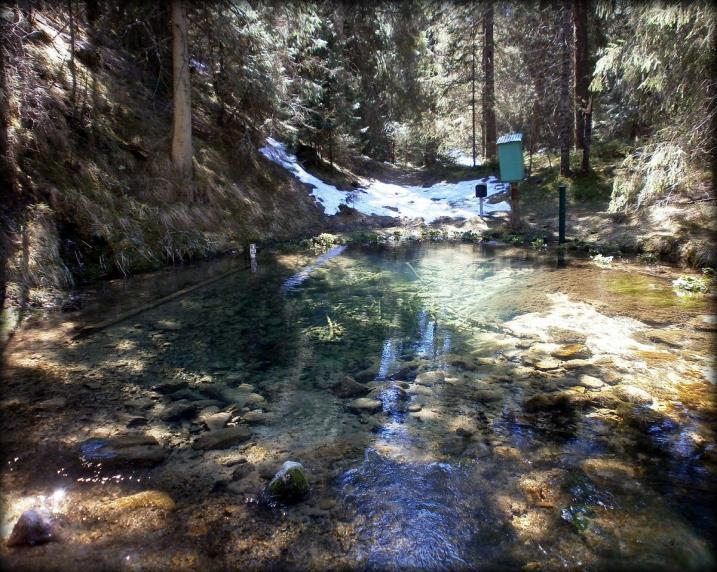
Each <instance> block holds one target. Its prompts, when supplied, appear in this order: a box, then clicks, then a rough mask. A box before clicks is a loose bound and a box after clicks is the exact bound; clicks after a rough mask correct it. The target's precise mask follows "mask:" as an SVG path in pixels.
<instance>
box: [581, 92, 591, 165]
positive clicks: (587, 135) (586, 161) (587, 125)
mask: <svg viewBox="0 0 717 572" xmlns="http://www.w3.org/2000/svg"><path fill="white" fill-rule="evenodd" d="M592 131H593V98H592V96H591V97H590V98H589V100H588V104H587V110H586V112H585V121H583V159H582V162H581V164H580V170H581V171H582V172H583V173H588V172H589V171H590V143H591V139H592Z"/></svg>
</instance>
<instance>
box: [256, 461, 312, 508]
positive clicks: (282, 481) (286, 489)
mask: <svg viewBox="0 0 717 572" xmlns="http://www.w3.org/2000/svg"><path fill="white" fill-rule="evenodd" d="M266 490H267V492H268V493H269V494H270V495H271V496H272V497H274V498H276V499H280V500H283V501H286V502H295V501H298V500H301V499H302V498H303V497H305V496H306V495H307V494H308V493H309V481H308V480H307V479H306V474H305V473H304V467H303V465H302V464H301V463H297V462H295V461H286V462H285V463H284V464H283V465H282V467H281V469H279V471H278V472H277V473H276V475H274V478H273V479H271V481H270V482H269V484H268V485H267V487H266Z"/></svg>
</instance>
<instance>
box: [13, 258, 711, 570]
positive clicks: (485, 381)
mask: <svg viewBox="0 0 717 572" xmlns="http://www.w3.org/2000/svg"><path fill="white" fill-rule="evenodd" d="M142 284H143V286H142V292H141V293H146V291H147V289H149V288H151V286H147V284H146V283H142ZM640 289H643V291H644V292H646V293H648V294H649V295H642V296H641V295H640ZM139 294H140V293H139V292H138V295H139ZM111 307H112V306H111V305H109V306H107V305H105V306H104V309H103V310H102V312H100V313H97V312H95V314H94V315H88V316H86V317H85V318H83V319H84V320H89V321H92V319H97V318H103V317H106V316H107V315H108V313H109V312H110V311H111ZM108 308H110V309H108ZM707 313H711V312H710V308H709V306H708V304H707V302H706V301H704V300H695V299H692V300H687V301H686V300H684V299H680V298H678V297H677V296H675V295H674V294H673V293H672V291H671V289H670V288H669V281H667V280H662V279H659V278H652V277H645V276H642V275H630V274H626V273H623V272H620V271H615V270H601V269H598V268H595V267H591V266H587V265H585V264H583V263H581V262H579V261H575V262H573V263H569V264H568V265H567V267H565V268H558V267H557V265H556V263H555V260H554V259H552V258H550V257H547V256H540V255H537V254H534V253H532V252H525V251H521V250H511V251H505V250H501V249H500V248H497V249H496V248H490V247H478V246H473V245H458V246H456V245H408V246H401V247H385V248H381V249H377V248H372V249H366V248H358V247H349V248H347V249H337V250H334V251H332V252H329V253H327V254H326V255H324V256H323V257H321V258H320V259H318V260H315V261H313V263H312V264H311V265H310V266H308V267H305V268H296V267H295V266H294V265H293V264H292V263H291V261H290V260H287V259H279V260H277V261H264V262H262V263H261V264H260V265H259V270H258V272H256V273H250V272H246V273H239V274H236V275H234V276H232V277H230V278H228V279H226V280H225V281H221V282H218V283H216V284H214V285H212V286H210V287H208V288H207V289H205V290H200V291H197V292H194V293H192V294H190V295H188V296H187V297H185V298H182V299H181V300H177V301H175V302H172V303H169V304H166V305H164V306H161V307H159V308H156V309H153V310H150V311H148V312H146V313H144V314H142V315H139V316H136V317H134V318H130V319H129V320H128V321H127V322H123V323H120V324H118V325H116V326H114V327H112V328H110V329H108V330H104V331H102V332H98V333H97V334H94V335H93V336H92V337H91V338H88V339H85V340H81V341H79V342H74V343H69V344H68V343H65V342H64V341H63V340H62V339H61V338H60V339H58V340H56V341H52V340H51V341H49V342H47V343H45V344H44V345H42V346H41V348H40V349H38V347H39V346H38V342H37V339H35V340H34V342H33V344H30V342H29V341H26V342H25V345H23V343H22V340H21V341H20V342H19V343H18V344H17V345H16V347H15V348H14V350H13V353H12V354H11V357H12V359H11V365H13V366H14V367H15V371H16V374H17V375H15V376H14V379H15V380H16V382H15V384H14V387H15V390H14V394H16V395H18V396H20V397H19V399H20V402H21V403H20V405H19V406H18V405H17V404H16V405H15V407H16V408H18V407H19V411H20V413H21V415H19V416H18V420H17V422H16V423H15V424H14V425H13V426H11V427H6V429H5V434H6V435H11V436H13V438H12V439H10V440H9V441H10V443H9V446H10V449H9V450H10V451H11V454H13V455H15V454H16V453H17V457H18V461H16V462H13V463H12V466H13V467H14V470H13V471H12V474H9V472H8V471H5V473H4V475H3V476H4V481H5V485H6V486H4V487H3V489H4V490H7V491H9V493H6V494H8V495H9V496H6V498H5V501H6V503H7V502H8V501H9V502H10V506H11V507H12V506H14V505H12V502H14V501H15V500H17V497H20V496H23V498H27V497H29V496H32V495H33V494H42V493H43V491H47V490H50V489H51V488H52V487H58V486H63V487H64V488H65V490H66V491H67V496H68V499H69V501H71V502H70V507H69V508H68V509H67V514H66V518H67V519H68V523H67V528H68V533H67V536H68V538H67V540H66V541H65V542H63V543H61V544H57V545H53V546H52V548H49V547H38V548H34V549H33V551H34V552H25V553H24V554H23V555H18V554H16V553H12V554H9V555H8V554H5V557H7V558H13V559H15V560H11V561H10V562H11V563H18V562H21V563H27V562H35V563H36V564H37V563H42V562H45V561H46V560H43V558H44V559H50V558H54V559H58V558H59V561H60V562H64V563H65V565H64V567H65V568H67V569H70V568H71V563H72V562H75V561H76V560H75V559H76V558H77V555H78V552H81V553H82V554H85V555H86V554H91V555H92V557H93V558H97V559H99V560H98V561H101V562H104V563H106V564H107V566H108V567H111V566H112V564H113V563H115V564H116V563H117V562H120V561H122V559H124V558H125V557H126V556H127V555H129V556H131V558H130V560H132V559H134V560H136V562H138V564H137V566H139V567H140V568H141V566H152V565H158V566H162V565H165V566H166V563H167V562H172V563H174V564H176V567H177V568H180V569H181V568H182V567H183V566H184V564H187V563H188V564H187V566H185V567H192V565H202V566H209V567H212V566H214V567H221V566H254V567H262V568H263V567H267V566H273V567H278V568H281V567H285V566H294V567H297V566H298V567H304V568H305V567H317V568H325V567H336V566H349V567H355V568H368V569H381V570H382V569H386V568H415V567H418V568H429V569H455V568H467V569H474V568H476V567H478V568H484V569H491V568H496V569H503V568H506V567H508V568H521V567H523V566H528V569H537V567H538V566H541V567H542V568H544V569H555V568H564V567H567V568H569V569H570V568H583V567H587V568H590V569H602V568H606V567H630V568H635V567H644V568H646V569H647V568H649V569H675V568H678V567H679V568H684V569H703V568H707V567H709V566H710V565H711V564H713V562H714V547H713V545H712V543H711V539H712V537H713V536H714V535H713V533H714V531H715V529H714V523H715V521H714V518H713V515H712V514H711V513H710V511H709V508H710V506H711V501H713V500H714V484H715V481H714V471H715V450H714V436H713V432H712V422H713V421H714V413H715V408H714V401H713V396H712V385H711V383H710V382H709V378H710V376H711V375H713V374H712V371H711V364H712V355H711V336H712V334H711V333H709V332H706V331H704V330H703V329H701V328H700V327H698V326H699V324H700V323H701V322H700V320H699V318H698V316H700V315H703V314H707ZM28 340H29V338H28ZM570 344H579V345H581V346H584V348H582V349H580V350H579V353H580V357H579V360H581V361H575V359H573V360H570V359H567V357H566V356H563V358H565V359H563V358H555V357H551V354H552V353H554V352H555V351H556V350H561V349H563V350H564V351H565V346H566V345H570ZM573 350H575V348H573ZM573 357H574V356H573ZM346 375H351V376H353V377H354V378H355V379H356V380H358V381H359V382H361V383H364V384H366V385H367V387H368V388H369V389H370V393H369V394H368V397H369V398H374V399H377V400H378V401H380V411H378V412H377V413H372V414H371V413H360V414H357V413H354V412H352V411H351V410H350V409H349V408H348V407H347V405H348V404H349V402H350V401H351V398H341V397H338V396H337V395H336V394H335V391H332V389H331V388H332V387H333V386H334V385H335V384H337V383H339V382H341V380H343V378H344V377H345V376H346ZM584 376H590V378H585V377H584ZM168 381H171V382H174V383H177V384H179V385H177V386H176V388H174V389H176V391H179V392H180V393H179V394H178V393H169V392H168V391H167V390H166V389H161V386H162V384H166V383H167V382H168ZM58 383H59V384H61V385H59V386H60V387H61V388H62V389H61V391H59V392H57V387H58ZM160 389H161V390H160ZM53 392H56V393H57V394H58V395H64V396H65V397H66V398H67V400H68V404H67V407H66V408H65V409H63V410H62V412H61V413H59V414H58V413H55V414H47V413H46V412H43V411H42V410H40V411H38V408H37V402H38V400H40V401H41V400H43V399H47V398H50V397H53V396H55V394H56V393H53ZM556 396H557V397H556ZM544 397H547V401H546V400H544V399H543V398H544ZM23 399H24V400H25V401H23ZM541 399H543V401H541ZM551 399H552V400H553V401H550V400H551ZM142 400H145V402H144V404H143V405H142V406H141V407H138V405H137V404H138V403H139V404H142V403H143V402H142ZM147 400H148V401H147ZM193 402H194V403H198V405H197V406H196V408H195V409H194V410H191V411H188V412H187V413H186V414H184V415H180V416H178V417H177V416H173V415H168V411H169V410H170V409H171V408H172V407H173V406H176V404H177V403H183V404H185V405H186V404H187V403H193ZM23 407H26V410H25V409H23ZM258 410H261V412H262V414H261V415H260V416H259V417H260V418H259V420H258V421H257V420H256V419H254V420H252V421H251V422H248V421H247V419H249V417H250V416H247V413H248V412H249V411H255V412H256V411H258ZM218 411H231V413H232V415H233V416H236V417H237V422H238V423H240V424H242V425H248V426H249V427H250V428H251V430H252V436H251V438H250V439H249V440H248V441H247V442H245V443H242V444H238V445H236V446H234V447H232V448H228V449H224V450H214V451H204V450H195V449H193V448H192V447H191V444H192V443H193V442H194V441H195V439H196V438H197V437H199V436H201V435H203V434H204V433H205V432H206V426H205V423H204V422H203V421H202V420H203V419H204V418H205V417H206V415H208V414H210V413H214V412H218ZM137 418H141V419H142V420H143V421H142V422H138V421H137ZM38 419H39V420H40V421H41V423H38ZM128 425H129V426H130V427H133V428H134V430H141V431H142V432H144V433H147V434H150V435H154V436H156V437H157V438H158V439H159V440H160V442H162V444H163V445H164V446H165V447H166V448H167V449H168V450H169V452H170V454H169V456H168V457H167V459H166V460H165V461H164V462H163V463H161V464H160V465H158V466H157V467H156V468H153V469H145V470H141V471H133V472H132V471H127V472H126V477H127V478H125V476H121V478H119V479H112V478H109V477H113V476H114V475H109V473H107V474H105V473H103V472H102V470H101V469H100V470H99V472H90V470H89V468H88V467H86V466H82V465H81V464H78V463H77V462H76V461H74V460H73V459H75V458H76V453H75V450H76V447H77V446H78V445H79V444H80V443H81V442H82V441H83V440H84V439H87V438H90V437H95V436H105V435H108V434H114V433H117V432H121V431H126V430H127V429H126V428H127V426H128ZM13 458H14V457H13ZM240 458H241V459H246V460H247V463H245V464H246V465H248V466H249V469H248V471H246V474H243V475H242V476H241V478H239V477H237V476H233V473H234V471H235V470H236V467H237V466H238V465H237V464H236V461H238V460H239V459H240ZM288 459H291V460H296V461H300V462H302V463H303V464H304V466H305V467H306V469H307V474H308V477H309V480H310V482H311V484H312V493H311V496H310V497H309V498H308V499H307V500H306V501H304V502H302V503H301V504H299V505H294V506H291V507H281V506H279V507H270V506H265V505H263V504H262V503H261V502H260V501H261V495H260V492H261V490H262V488H263V486H264V485H265V484H266V482H267V480H266V479H267V477H268V476H270V475H271V474H272V472H273V471H274V470H275V469H276V468H277V467H278V466H279V465H280V464H281V463H282V462H283V461H285V460H288ZM38 463H40V464H41V465H42V466H46V467H48V471H47V473H43V472H40V473H42V474H38V473H37V471H33V467H36V466H38ZM65 467H68V468H67V470H65ZM58 469H62V470H63V471H64V476H63V475H61V476H62V478H60V477H58V476H57V473H56V471H57V470H58ZM93 471H96V468H95V469H93ZM130 475H131V476H133V479H132V480H131V481H130V480H129V478H128V476H130ZM88 477H92V478H97V481H95V482H92V480H91V479H90V480H89V482H87V480H86V479H88ZM104 477H108V479H107V480H106V481H105V482H104V483H103V482H102V478H104ZM138 478H139V479H142V481H141V482H140V483H139V484H138V483H137V479H138ZM80 479H81V480H80ZM49 488H50V489H49ZM146 488H156V489H160V490H163V491H166V492H168V493H169V494H170V495H171V496H172V497H173V498H174V499H175V500H176V501H177V503H178V507H179V508H178V510H177V511H175V512H173V513H171V514H170V515H165V516H164V517H163V518H162V519H159V521H158V520H157V519H158V517H157V515H156V514H154V513H151V511H150V512H147V513H146V514H145V513H144V512H141V511H140V512H139V513H133V514H132V515H131V520H132V522H133V523H134V524H132V525H131V526H130V528H129V530H131V532H132V533H133V534H129V533H128V531H127V525H125V527H124V528H123V527H122V526H121V523H122V522H123V521H122V520H121V519H120V521H119V522H120V525H118V524H117V522H116V521H115V520H112V519H107V518H106V517H104V520H103V514H104V513H103V506H105V505H104V504H103V503H106V502H109V501H108V499H112V498H116V497H119V496H122V495H126V494H129V493H131V492H136V491H137V490H144V489H146ZM83 511H85V512H83ZM7 512H8V514H10V513H12V510H10V511H7ZM88 513H89V514H92V515H95V514H97V515H99V516H97V517H96V518H97V519H96V520H92V524H88V521H87V520H82V517H81V515H82V514H85V516H86V514H88ZM113 518H114V517H113ZM127 518H128V519H129V518H130V516H127ZM92 535H95V537H96V538H97V539H99V541H98V542H95V543H90V544H89V545H88V544H87V542H84V540H83V539H86V538H89V537H92ZM79 547H82V548H81V549H80V548H79ZM177 555H180V556H181V558H180V557H179V556H177ZM28 559H29V560H28ZM32 559H36V560H32ZM173 559H178V560H176V562H175V560H173ZM177 563H178V564H177ZM183 563H184V564H183ZM192 563H193V564H192Z"/></svg>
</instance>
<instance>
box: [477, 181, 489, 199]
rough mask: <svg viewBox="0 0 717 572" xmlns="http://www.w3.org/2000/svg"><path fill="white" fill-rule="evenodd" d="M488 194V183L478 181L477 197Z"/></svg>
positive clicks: (480, 197)
mask: <svg viewBox="0 0 717 572" xmlns="http://www.w3.org/2000/svg"><path fill="white" fill-rule="evenodd" d="M487 196H488V185H486V184H485V183H478V184H477V185H476V198H477V199H484V198H486V197H487Z"/></svg>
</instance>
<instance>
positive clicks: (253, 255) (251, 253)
mask: <svg viewBox="0 0 717 572" xmlns="http://www.w3.org/2000/svg"><path fill="white" fill-rule="evenodd" d="M249 258H251V259H252V260H253V259H254V258H256V244H254V243H253V242H252V243H251V244H250V245H249Z"/></svg>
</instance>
